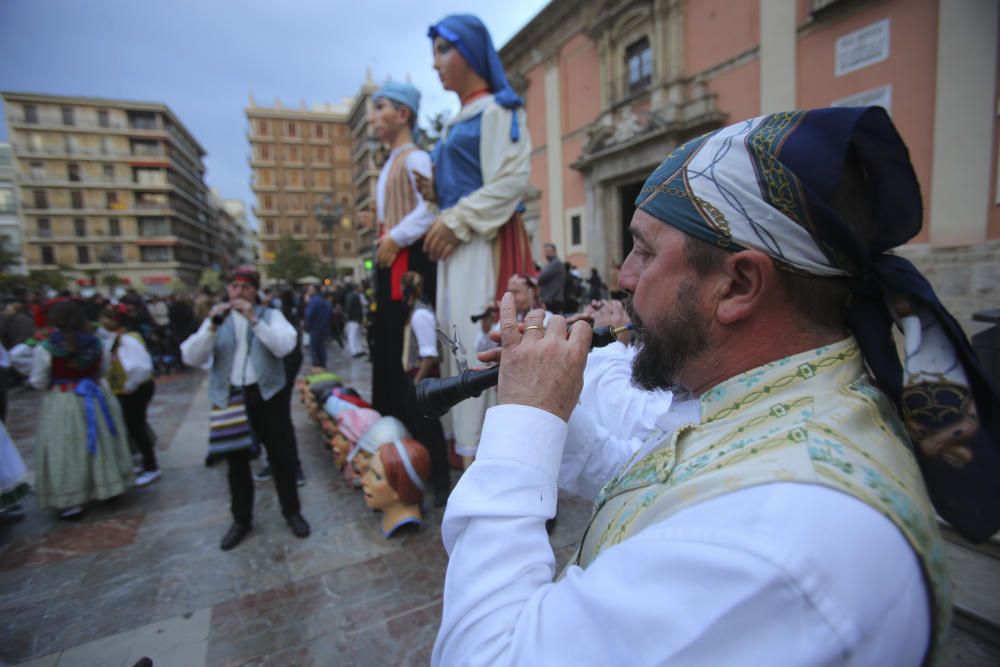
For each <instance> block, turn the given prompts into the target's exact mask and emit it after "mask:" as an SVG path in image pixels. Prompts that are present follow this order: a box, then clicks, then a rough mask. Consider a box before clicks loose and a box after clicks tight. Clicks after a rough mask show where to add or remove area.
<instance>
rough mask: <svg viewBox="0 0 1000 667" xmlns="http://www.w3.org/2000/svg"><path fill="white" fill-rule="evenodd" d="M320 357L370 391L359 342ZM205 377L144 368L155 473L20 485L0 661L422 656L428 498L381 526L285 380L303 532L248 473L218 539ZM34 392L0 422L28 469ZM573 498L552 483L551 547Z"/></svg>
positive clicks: (561, 547)
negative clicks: (96, 484)
mask: <svg viewBox="0 0 1000 667" xmlns="http://www.w3.org/2000/svg"><path fill="white" fill-rule="evenodd" d="M307 357H308V354H307ZM329 366H330V367H331V368H332V369H333V370H335V371H337V372H339V373H341V374H342V376H343V378H344V381H345V384H347V385H349V386H354V387H356V388H357V389H358V391H359V392H360V393H361V394H362V396H364V397H365V398H369V397H370V393H371V386H370V372H371V370H370V365H369V364H368V363H367V362H366V361H365V360H354V359H350V358H349V357H347V355H345V354H343V352H342V351H341V350H340V348H338V347H336V346H332V347H331V348H330V362H329ZM205 379H206V375H205V373H203V372H202V371H195V370H190V371H187V372H185V373H181V374H177V375H171V376H167V377H162V378H159V379H158V381H157V389H156V397H155V398H154V399H153V403H152V405H151V410H150V423H151V425H152V426H153V429H154V430H155V431H156V433H157V435H158V438H159V440H158V444H157V449H158V452H157V455H158V457H159V461H160V467H161V469H162V470H163V476H162V477H161V478H160V479H159V480H158V481H156V482H154V483H153V484H151V485H150V486H148V487H145V488H141V489H139V488H133V489H131V490H129V491H128V492H127V493H126V494H125V495H124V496H123V497H121V498H120V499H118V500H117V501H114V502H103V503H96V504H92V505H90V506H88V510H87V514H86V517H85V519H84V520H83V521H81V522H79V523H68V522H62V521H58V520H56V519H55V518H54V516H53V515H52V514H51V513H50V512H48V511H45V510H41V509H39V508H38V506H37V505H36V504H35V501H34V499H33V498H29V499H28V500H27V501H26V503H25V504H24V507H25V510H26V517H25V518H24V519H23V520H22V521H20V522H18V523H14V524H2V525H0V628H2V632H0V666H5V665H21V664H23V665H31V666H32V667H43V666H44V667H55V666H59V667H65V666H72V667H87V666H90V665H94V666H98V665H99V666H100V667H119V666H120V667H131V665H133V664H134V663H135V662H136V661H137V660H138V659H139V658H140V657H142V656H149V657H150V658H152V659H153V662H154V665H155V666H156V667H171V666H178V667H200V666H202V665H212V666H215V665H222V666H227V667H228V666H236V665H280V666H286V665H288V666H298V665H302V666H308V665H345V666H347V665H359V666H363V665H426V664H428V662H429V660H430V652H431V647H432V646H433V642H434V637H435V634H436V632H437V628H438V623H439V620H440V614H441V592H442V586H443V583H444V572H445V567H446V565H447V557H446V555H445V552H444V549H443V547H442V546H441V538H440V530H439V528H440V521H441V513H442V510H436V509H432V508H430V507H428V509H427V512H426V514H425V516H424V526H423V528H422V529H421V530H420V531H419V532H418V533H415V534H411V535H407V536H404V537H401V538H393V539H392V540H388V541H387V540H384V539H383V538H382V537H381V535H380V534H379V532H378V528H377V524H376V515H375V514H374V513H372V512H371V511H370V510H368V509H367V508H366V507H365V506H364V503H363V501H362V499H361V496H360V493H359V492H358V491H356V490H354V489H352V488H349V487H348V486H347V485H346V484H345V483H344V481H343V479H342V478H341V477H340V475H339V474H336V473H335V471H334V470H333V465H332V463H331V460H330V456H329V455H327V454H326V450H325V449H324V448H323V447H322V445H321V440H320V433H319V429H318V428H317V427H316V426H315V425H314V424H313V423H312V422H311V421H310V420H309V418H308V416H307V415H306V413H305V411H304V410H303V408H302V406H301V405H300V404H299V403H298V398H297V397H293V403H292V418H293V422H294V424H295V429H296V434H297V436H298V443H299V451H300V457H301V459H302V462H303V466H304V469H305V474H306V478H307V480H308V484H307V485H306V486H305V487H303V488H300V489H299V491H300V495H301V499H302V508H303V510H302V512H303V515H304V516H305V517H306V519H307V520H308V521H309V522H310V524H311V525H312V531H313V532H312V535H311V536H310V537H309V538H307V539H305V540H298V539H296V538H295V537H293V536H292V535H291V533H290V532H289V530H288V528H287V527H286V526H285V523H284V521H283V520H282V517H281V512H280V508H279V506H278V503H277V496H276V494H275V492H274V487H273V485H272V483H270V482H268V483H266V484H257V486H256V490H257V493H256V503H255V507H254V529H253V532H252V533H251V534H250V536H249V537H248V538H247V539H246V541H245V542H244V543H242V544H241V545H240V546H238V547H237V548H236V549H234V550H232V551H229V552H223V551H221V550H220V549H219V541H220V540H221V538H222V536H223V534H224V533H225V532H226V530H227V529H228V527H229V525H230V515H229V506H228V492H227V486H226V470H225V465H224V464H220V465H216V466H213V467H211V468H207V467H205V465H204V456H205V452H206V447H207V424H208V400H207V398H206V383H205ZM39 402H40V395H39V393H38V392H34V391H30V390H27V389H17V390H15V391H14V392H12V394H11V407H10V419H9V422H10V423H9V429H10V432H11V436H12V437H13V438H14V441H15V443H16V444H17V446H18V449H19V450H20V451H21V454H22V456H23V457H24V459H25V463H27V465H28V467H29V469H30V468H32V467H33V464H34V438H33V433H34V431H35V428H36V425H37V424H36V422H37V418H38V413H37V408H38V406H39ZM261 465H262V463H261V462H259V461H258V462H257V463H255V464H254V469H255V470H256V469H258V468H259V467H260V466H261ZM458 475H459V473H458V472H457V471H453V476H452V478H453V481H457V479H458ZM588 512H589V508H588V506H587V505H586V504H585V503H583V502H582V501H579V500H576V499H572V498H569V497H565V498H562V499H561V501H560V511H559V522H558V524H557V525H556V529H555V531H554V532H553V534H552V543H553V546H554V547H555V550H556V556H557V562H558V563H560V564H562V563H565V562H566V561H567V560H568V558H569V557H570V555H571V554H572V551H573V548H574V546H575V540H576V539H578V537H579V536H580V535H581V534H582V532H583V527H584V525H585V522H586V518H587V516H588Z"/></svg>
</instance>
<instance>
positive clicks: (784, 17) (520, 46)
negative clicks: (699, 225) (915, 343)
mask: <svg viewBox="0 0 1000 667" xmlns="http://www.w3.org/2000/svg"><path fill="white" fill-rule="evenodd" d="M998 34H1000V25H998V4H997V3H996V2H994V1H991V0H969V1H967V2H944V1H941V0H612V1H609V2H601V3H593V2H585V1H584V0H554V1H553V2H550V3H549V4H548V5H547V6H546V7H545V8H544V9H542V10H541V11H540V12H539V13H538V15H537V16H535V18H533V19H532V20H531V21H530V22H529V23H528V24H527V25H526V26H525V27H524V28H522V29H521V31H520V32H518V33H517V34H516V35H515V36H514V37H513V38H511V40H510V41H509V42H508V43H507V44H505V45H504V46H503V48H501V50H500V56H501V59H502V60H503V62H504V66H505V68H506V70H507V73H508V76H509V77H510V79H511V82H512V84H513V86H514V87H515V89H517V90H518V91H519V92H520V93H521V94H522V95H523V96H524V98H525V106H526V111H527V116H528V127H529V129H530V131H531V139H532V145H533V147H534V150H533V152H532V162H531V168H532V171H531V183H532V185H533V186H534V187H535V188H537V190H538V191H539V195H538V201H537V204H536V205H535V206H534V209H533V206H532V202H531V201H530V199H531V198H530V197H529V198H528V201H526V204H527V209H528V210H527V212H526V214H525V222H526V226H527V227H528V229H529V233H531V234H532V235H533V242H534V244H535V248H536V250H537V249H539V248H540V245H541V244H542V243H544V242H548V241H551V242H553V243H555V244H556V245H557V246H558V247H559V252H560V255H562V256H563V257H566V258H567V259H568V261H571V262H573V263H575V264H576V265H577V266H579V267H581V268H589V267H596V268H597V269H598V270H599V271H600V272H601V274H602V276H607V275H608V272H609V270H610V269H611V267H612V265H613V264H614V263H617V262H620V261H622V260H623V259H624V257H625V256H626V255H627V254H628V252H629V250H630V249H631V237H630V235H629V234H628V232H627V228H628V224H629V221H630V220H631V217H632V214H633V212H634V205H633V202H634V201H635V198H636V196H637V195H638V193H639V189H640V188H641V186H642V183H643V181H644V180H645V178H646V176H648V175H649V173H650V172H651V171H652V170H653V169H654V168H655V167H656V166H657V165H658V164H659V163H660V162H661V161H662V160H663V159H664V158H665V157H666V156H667V155H668V154H669V153H670V151H671V150H672V149H673V148H674V147H676V146H678V145H679V144H681V143H683V142H684V141H687V140H688V139H691V138H693V137H696V136H698V135H700V134H702V133H704V132H706V131H710V130H712V129H715V128H718V127H721V126H723V125H725V124H728V123H731V122H735V121H738V120H740V119H744V118H750V117H753V116H757V115H760V114H763V113H769V112H773V111H779V110H783V109H794V108H814V107H822V106H831V105H866V104H879V105H882V106H884V107H885V108H886V109H887V110H888V111H889V112H890V114H891V115H892V117H893V120H894V122H895V123H896V125H897V127H898V128H899V130H900V132H901V133H902V135H903V137H904V138H905V139H906V141H907V144H908V145H909V149H910V154H911V158H912V160H913V163H914V166H915V168H916V172H917V176H918V178H919V179H920V183H921V185H922V187H923V192H924V229H923V231H922V232H921V234H920V235H919V236H918V237H917V238H915V239H914V240H913V241H912V242H911V243H910V244H908V245H907V246H905V247H904V248H902V249H901V250H900V252H901V253H902V254H906V255H908V256H909V257H910V258H911V259H912V260H913V261H914V262H915V263H917V265H918V266H919V267H920V268H921V269H922V270H923V271H924V272H925V273H926V274H927V275H928V277H929V279H930V280H931V281H932V282H933V283H934V285H935V287H936V288H937V290H938V293H939V294H940V295H941V296H942V298H943V299H944V300H945V301H946V305H947V306H948V307H949V308H951V309H952V312H954V313H955V314H956V316H957V317H958V318H959V320H960V321H961V322H962V324H963V325H964V326H966V328H967V329H968V330H970V331H975V330H977V329H978V328H981V327H982V326H983V325H981V324H978V325H977V324H974V323H973V322H972V321H971V315H972V313H973V312H975V311H977V310H980V309H983V308H987V307H995V306H996V303H995V301H996V297H997V295H998V294H1000V287H998V286H1000V194H998V185H1000V184H998V165H997V161H998V138H1000V133H998V130H1000V106H998V99H997V89H998V66H997V52H998V49H997V39H998Z"/></svg>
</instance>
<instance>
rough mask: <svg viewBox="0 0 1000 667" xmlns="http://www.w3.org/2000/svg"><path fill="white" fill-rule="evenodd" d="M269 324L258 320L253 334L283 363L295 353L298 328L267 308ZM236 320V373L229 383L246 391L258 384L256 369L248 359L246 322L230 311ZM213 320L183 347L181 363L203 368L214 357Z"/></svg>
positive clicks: (262, 318)
mask: <svg viewBox="0 0 1000 667" xmlns="http://www.w3.org/2000/svg"><path fill="white" fill-rule="evenodd" d="M266 313H267V314H266V317H267V321H266V322H265V321H264V317H261V318H259V319H258V320H257V323H256V324H254V326H253V334H254V336H256V337H257V339H258V340H259V341H260V342H261V344H262V345H263V346H264V347H266V348H267V349H268V350H269V351H270V352H271V354H273V355H274V356H276V357H278V358H279V359H281V358H282V357H284V356H285V355H286V354H288V353H289V352H291V351H292V350H293V349H295V344H296V342H297V336H296V334H295V328H294V327H292V325H291V324H289V323H288V320H286V319H285V316H284V315H282V314H281V311H279V310H275V309H273V308H268V309H267V311H266ZM229 317H231V318H233V329H234V334H235V336H236V351H235V352H234V354H233V369H232V371H231V372H230V374H229V383H230V384H231V385H232V386H234V387H245V386H249V385H252V384H255V383H256V382H257V369H256V368H254V366H253V364H252V363H249V361H248V358H247V355H248V353H249V347H248V346H247V325H248V324H249V322H247V318H245V317H243V315H241V314H240V313H237V312H236V311H230V313H229ZM211 324H212V320H211V318H205V321H204V322H202V323H201V327H199V328H198V331H196V332H195V333H193V334H191V336H189V337H188V339H187V340H186V341H184V342H183V343H181V359H182V360H183V361H184V363H185V364H187V365H188V366H201V365H202V364H204V363H205V362H206V361H208V359H209V357H211V355H212V348H213V347H215V332H214V331H212V329H211Z"/></svg>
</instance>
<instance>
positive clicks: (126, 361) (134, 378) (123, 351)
mask: <svg viewBox="0 0 1000 667" xmlns="http://www.w3.org/2000/svg"><path fill="white" fill-rule="evenodd" d="M100 331H103V330H99V333H98V338H100V339H101V341H102V342H103V343H104V353H105V354H106V355H110V354H111V349H112V348H113V347H114V344H115V339H117V338H120V339H121V342H119V343H118V361H120V362H121V364H122V370H124V371H125V385H124V387H122V391H123V392H124V393H126V394H131V393H132V392H134V391H135V390H136V389H138V388H139V385H141V384H142V383H143V382H145V381H146V380H148V379H149V378H151V377H153V357H151V356H150V354H149V352H148V351H147V350H146V347H145V346H144V345H143V344H142V343H140V342H139V341H137V340H136V339H135V338H133V337H132V336H129V335H128V334H124V335H122V334H114V333H112V334H111V336H110V337H109V336H105V335H101V333H100Z"/></svg>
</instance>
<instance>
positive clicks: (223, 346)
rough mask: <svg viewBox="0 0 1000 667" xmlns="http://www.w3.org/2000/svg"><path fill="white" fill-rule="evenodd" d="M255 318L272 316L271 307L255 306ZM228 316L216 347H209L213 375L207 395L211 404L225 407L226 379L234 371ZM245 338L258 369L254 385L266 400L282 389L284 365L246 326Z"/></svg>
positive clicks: (233, 333)
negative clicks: (210, 348) (255, 384)
mask: <svg viewBox="0 0 1000 667" xmlns="http://www.w3.org/2000/svg"><path fill="white" fill-rule="evenodd" d="M254 314H256V316H257V319H259V320H263V321H265V322H267V321H269V320H270V319H271V309H270V308H264V307H263V306H260V305H257V306H254ZM234 317H235V316H230V317H227V318H226V319H225V320H224V321H223V322H222V324H220V325H219V330H218V331H217V332H216V334H215V347H214V348H213V349H212V355H213V362H212V374H211V376H210V378H209V382H208V398H209V399H210V400H211V401H212V405H214V406H215V407H217V408H224V407H225V406H226V405H227V404H228V403H229V378H230V376H231V375H232V370H233V357H235V356H236V328H235V326H234V325H233V318H234ZM247 339H248V341H249V343H250V350H249V360H248V362H247V363H250V364H253V367H254V370H255V371H256V372H257V384H258V386H259V387H260V395H261V397H263V399H264V400H265V401H266V400H268V399H270V398H271V397H272V396H274V395H275V394H277V393H278V392H279V391H281V389H282V387H284V386H285V364H284V362H283V361H282V360H281V358H279V357H276V356H274V355H273V354H271V351H270V350H269V349H267V348H266V347H264V344H263V343H261V342H260V340H258V339H257V337H256V336H254V335H253V331H251V330H250V329H249V323H248V328H247Z"/></svg>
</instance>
